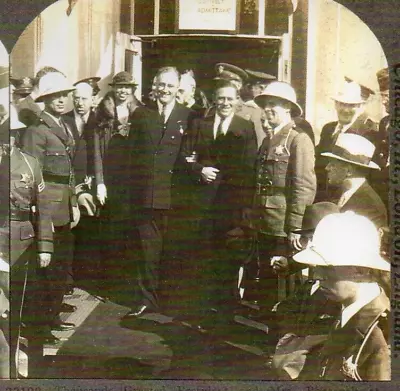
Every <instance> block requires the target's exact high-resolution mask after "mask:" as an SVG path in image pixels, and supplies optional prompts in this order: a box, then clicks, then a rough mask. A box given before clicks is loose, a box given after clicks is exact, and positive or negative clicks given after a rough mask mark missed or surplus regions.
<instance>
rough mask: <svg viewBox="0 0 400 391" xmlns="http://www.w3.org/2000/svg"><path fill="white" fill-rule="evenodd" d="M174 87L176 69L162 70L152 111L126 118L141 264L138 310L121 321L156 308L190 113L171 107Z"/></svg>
mask: <svg viewBox="0 0 400 391" xmlns="http://www.w3.org/2000/svg"><path fill="white" fill-rule="evenodd" d="M179 82H180V75H179V73H178V71H177V70H176V68H173V67H165V68H161V69H160V70H159V71H158V72H157V75H156V77H155V87H156V96H157V100H156V110H151V109H148V108H146V107H139V108H137V109H136V110H135V112H134V113H133V115H132V119H131V129H130V132H129V136H128V137H129V140H128V141H129V143H130V149H131V170H130V173H131V188H130V191H131V194H132V202H131V205H132V206H133V208H134V209H135V210H134V211H133V213H134V215H135V221H134V225H135V228H136V229H137V232H138V235H139V240H140V246H141V250H142V251H141V252H142V259H141V260H140V261H138V264H137V276H136V278H137V282H136V285H137V288H138V289H137V290H138V292H137V304H138V307H137V308H133V309H132V311H131V312H130V313H128V314H127V315H126V317H125V319H129V318H131V317H135V316H140V315H142V314H143V313H145V312H146V311H147V310H149V309H152V310H155V309H157V308H158V307H159V300H158V293H159V292H158V291H159V279H160V275H159V269H160V267H162V265H160V260H161V256H162V253H163V242H164V240H163V238H164V235H165V233H166V232H168V217H169V214H170V211H171V208H172V203H173V200H172V189H173V185H174V184H173V179H174V171H175V170H177V167H178V166H179V158H178V157H179V151H180V148H181V141H182V136H183V134H184V132H185V130H186V128H187V124H188V121H189V117H190V115H191V113H192V111H191V110H190V109H188V108H187V107H184V106H182V105H180V104H179V103H177V102H176V93H177V91H178V88H179Z"/></svg>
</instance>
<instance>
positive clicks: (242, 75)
mask: <svg viewBox="0 0 400 391" xmlns="http://www.w3.org/2000/svg"><path fill="white" fill-rule="evenodd" d="M215 71H216V73H217V76H216V77H214V80H234V81H239V82H241V83H243V81H245V80H247V77H248V76H247V73H246V72H245V71H244V70H243V69H242V68H239V67H237V66H235V65H232V64H226V63H224V62H220V63H218V64H216V65H215Z"/></svg>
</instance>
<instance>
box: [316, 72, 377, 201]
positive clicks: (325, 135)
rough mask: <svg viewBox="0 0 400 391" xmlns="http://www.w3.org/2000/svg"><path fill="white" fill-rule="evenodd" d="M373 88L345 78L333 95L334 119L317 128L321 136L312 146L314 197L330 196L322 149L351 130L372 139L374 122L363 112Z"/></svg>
mask: <svg viewBox="0 0 400 391" xmlns="http://www.w3.org/2000/svg"><path fill="white" fill-rule="evenodd" d="M371 94H373V91H372V90H370V89H369V88H368V87H365V86H362V85H360V84H358V83H356V82H355V81H353V80H351V79H349V78H347V79H345V80H344V82H343V83H342V85H341V88H340V91H339V93H338V94H337V95H335V96H334V97H333V100H334V102H335V109H336V112H337V116H338V120H337V121H335V122H329V123H328V124H326V125H325V126H324V127H323V128H322V131H321V138H320V142H319V144H318V146H317V147H316V164H315V171H316V173H317V180H318V189H317V200H318V201H326V200H328V199H329V198H330V195H329V192H328V190H327V178H326V172H325V167H326V165H327V160H326V158H324V157H323V156H322V155H321V153H322V152H330V151H331V150H332V147H333V145H335V143H336V140H337V138H338V137H339V135H340V134H343V133H354V134H358V135H360V136H363V137H366V138H367V139H368V140H370V141H371V142H373V143H374V142H375V140H376V137H377V132H378V124H377V123H376V122H374V121H373V120H372V119H371V118H370V117H369V116H368V114H367V113H366V112H365V104H366V101H367V100H368V98H369V96H370V95H371Z"/></svg>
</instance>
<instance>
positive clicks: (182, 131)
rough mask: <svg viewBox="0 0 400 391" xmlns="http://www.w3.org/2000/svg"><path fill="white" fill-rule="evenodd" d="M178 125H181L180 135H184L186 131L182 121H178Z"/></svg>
mask: <svg viewBox="0 0 400 391" xmlns="http://www.w3.org/2000/svg"><path fill="white" fill-rule="evenodd" d="M177 124H178V125H179V133H180V134H183V133H184V132H185V130H184V129H183V125H182V121H178V122H177Z"/></svg>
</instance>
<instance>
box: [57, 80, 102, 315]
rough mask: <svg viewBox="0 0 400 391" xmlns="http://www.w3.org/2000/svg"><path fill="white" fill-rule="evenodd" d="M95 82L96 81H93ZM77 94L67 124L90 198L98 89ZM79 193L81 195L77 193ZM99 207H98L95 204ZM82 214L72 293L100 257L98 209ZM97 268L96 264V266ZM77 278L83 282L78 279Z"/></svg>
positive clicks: (83, 87) (79, 87)
mask: <svg viewBox="0 0 400 391" xmlns="http://www.w3.org/2000/svg"><path fill="white" fill-rule="evenodd" d="M89 80H92V79H89ZM75 88H76V89H75V90H74V91H73V94H72V99H73V104H74V109H73V110H71V111H69V112H68V113H66V114H64V115H63V120H64V121H65V122H66V123H67V124H68V125H70V128H71V130H72V133H73V135H74V138H75V151H74V157H73V161H72V164H73V168H74V173H75V182H76V183H77V185H78V186H79V187H78V190H79V189H81V190H80V193H81V194H82V193H85V194H87V195H91V196H92V197H93V194H92V193H94V192H95V191H94V190H93V189H92V186H94V184H92V180H93V177H94V175H95V173H94V132H95V126H96V116H95V113H94V111H93V109H92V107H93V99H94V98H95V94H94V88H93V87H92V86H91V85H90V84H88V83H86V82H79V83H76V84H75ZM77 192H78V191H77ZM77 197H78V199H77V201H78V204H79V205H80V203H81V202H80V201H81V200H85V196H84V195H81V196H79V194H77ZM91 205H92V206H95V204H94V203H93V204H91ZM80 207H81V209H82V213H81V218H80V221H79V225H78V226H77V227H75V228H74V229H73V233H74V236H75V248H74V260H73V262H72V259H71V262H72V263H71V264H70V265H69V266H68V286H69V287H70V288H69V290H70V291H71V290H72V288H73V286H74V281H73V278H72V276H73V275H74V274H75V273H74V272H76V273H77V274H81V273H82V272H84V270H85V269H86V271H88V268H89V267H90V266H89V263H88V260H90V259H96V260H97V259H98V256H99V254H97V253H94V252H93V251H95V249H96V247H97V245H96V244H97V242H96V240H97V237H96V229H97V228H96V220H95V218H94V214H95V208H93V207H92V208H85V207H84V206H83V205H82V206H81V205H80ZM92 265H93V264H92ZM74 278H79V276H78V275H74ZM63 307H64V308H63V309H64V310H66V309H67V310H68V308H69V311H71V312H72V311H73V310H74V306H70V305H69V304H66V303H64V304H63Z"/></svg>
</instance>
